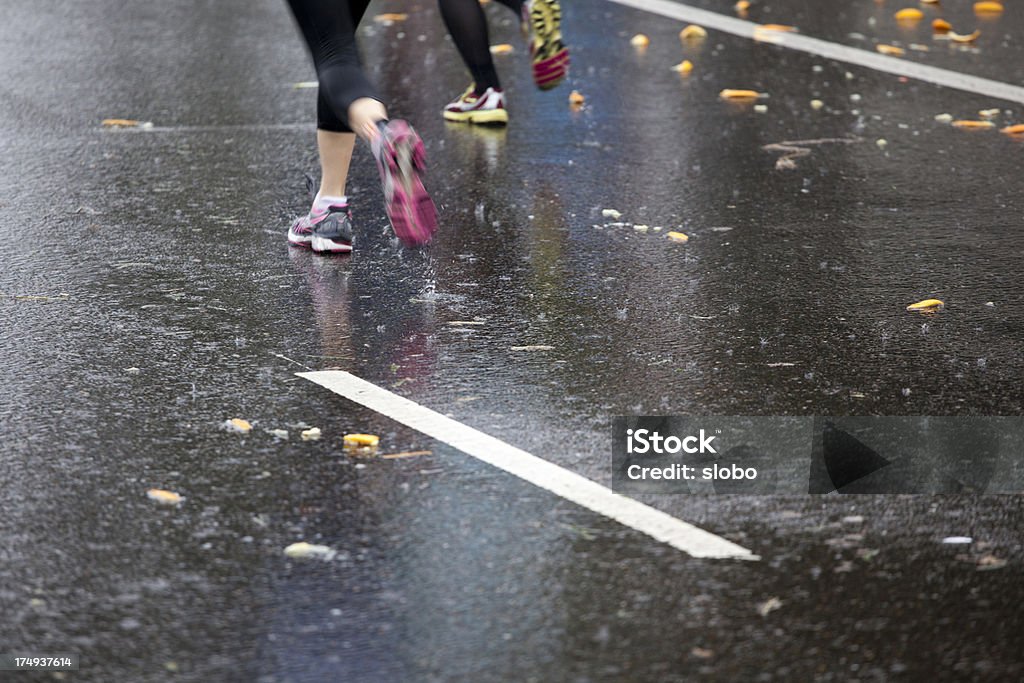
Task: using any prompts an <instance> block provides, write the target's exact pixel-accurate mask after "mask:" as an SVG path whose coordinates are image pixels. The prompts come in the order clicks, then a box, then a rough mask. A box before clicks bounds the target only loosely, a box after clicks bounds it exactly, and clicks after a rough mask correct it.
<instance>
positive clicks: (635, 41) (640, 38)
mask: <svg viewBox="0 0 1024 683" xmlns="http://www.w3.org/2000/svg"><path fill="white" fill-rule="evenodd" d="M629 44H630V45H632V46H633V47H647V46H648V45H650V44H651V39H650V38H648V37H647V36H645V35H644V34H642V33H638V34H636V35H635V36H633V37H632V38H630V40H629Z"/></svg>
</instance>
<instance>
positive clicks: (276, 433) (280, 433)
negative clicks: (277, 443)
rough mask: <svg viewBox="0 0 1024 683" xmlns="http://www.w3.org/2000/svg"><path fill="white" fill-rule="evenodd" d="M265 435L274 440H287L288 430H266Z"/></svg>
mask: <svg viewBox="0 0 1024 683" xmlns="http://www.w3.org/2000/svg"><path fill="white" fill-rule="evenodd" d="M267 434H270V435H271V436H273V437H274V438H276V439H287V438H288V430H287V429H268V430H267Z"/></svg>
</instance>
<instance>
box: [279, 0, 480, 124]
mask: <svg viewBox="0 0 1024 683" xmlns="http://www.w3.org/2000/svg"><path fill="white" fill-rule="evenodd" d="M473 1H474V2H475V1H476V0H473ZM288 4H289V5H290V6H291V9H292V14H293V15H295V21H296V22H297V23H298V24H299V28H300V29H301V30H302V35H303V37H304V38H305V39H306V45H307V46H309V52H310V54H312V56H313V65H314V66H315V67H316V75H317V80H318V81H319V82H320V91H319V93H318V95H317V101H316V122H317V128H319V129H321V130H327V131H331V132H335V133H350V132H352V128H351V127H350V126H349V125H348V108H349V106H350V105H351V104H352V103H353V102H355V101H356V100H358V99H360V98H363V97H370V98H373V99H375V100H380V96H379V95H378V94H377V89H376V88H374V87H373V84H371V83H370V81H369V79H367V78H366V74H365V73H363V68H362V63H361V62H360V59H359V51H358V49H357V48H356V27H357V26H359V21H360V20H361V19H362V18H363V14H364V13H365V12H366V7H367V6H368V5H369V4H370V0H288Z"/></svg>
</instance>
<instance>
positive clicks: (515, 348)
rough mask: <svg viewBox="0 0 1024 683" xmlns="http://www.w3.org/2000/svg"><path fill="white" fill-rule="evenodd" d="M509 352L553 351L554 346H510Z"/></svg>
mask: <svg viewBox="0 0 1024 683" xmlns="http://www.w3.org/2000/svg"><path fill="white" fill-rule="evenodd" d="M508 350H509V351H554V350H555V347H554V346H548V345H547V344H529V345H527V346H510V347H509V348H508Z"/></svg>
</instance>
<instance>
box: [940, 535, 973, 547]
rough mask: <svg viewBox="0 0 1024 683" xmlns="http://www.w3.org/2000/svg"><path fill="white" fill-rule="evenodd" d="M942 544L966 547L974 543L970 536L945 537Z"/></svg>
mask: <svg viewBox="0 0 1024 683" xmlns="http://www.w3.org/2000/svg"><path fill="white" fill-rule="evenodd" d="M942 542H943V543H944V544H945V545H968V544H970V543H974V539H973V538H971V537H970V536H946V537H945V538H944V539H942Z"/></svg>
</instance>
